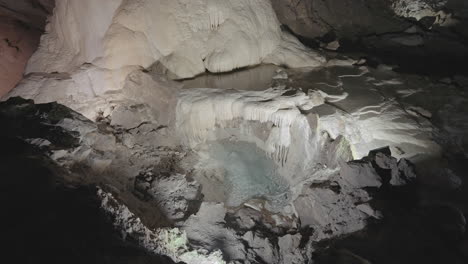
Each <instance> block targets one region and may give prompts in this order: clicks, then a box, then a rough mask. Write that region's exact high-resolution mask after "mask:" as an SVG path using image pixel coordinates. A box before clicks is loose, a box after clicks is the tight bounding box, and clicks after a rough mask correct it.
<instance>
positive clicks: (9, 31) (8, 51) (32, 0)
mask: <svg viewBox="0 0 468 264" xmlns="http://www.w3.org/2000/svg"><path fill="white" fill-rule="evenodd" d="M53 6H54V1H53V0H29V1H18V0H1V1H0V97H2V96H3V95H5V94H6V93H7V92H8V91H10V90H11V89H12V88H13V87H15V85H16V84H17V83H18V82H19V81H20V80H21V79H22V76H23V72H24V69H25V67H26V63H27V62H28V60H29V58H30V57H31V55H32V54H33V53H34V51H35V50H36V48H37V46H38V44H39V39H40V36H41V35H42V33H43V29H44V26H45V23H46V17H47V16H48V15H49V14H50V13H51V12H52V10H53Z"/></svg>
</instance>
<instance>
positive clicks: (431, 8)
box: [392, 0, 458, 26]
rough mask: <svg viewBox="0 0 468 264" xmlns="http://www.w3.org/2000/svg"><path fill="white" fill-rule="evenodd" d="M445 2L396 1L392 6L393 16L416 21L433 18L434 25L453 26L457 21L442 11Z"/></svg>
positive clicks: (445, 0) (444, 0)
mask: <svg viewBox="0 0 468 264" xmlns="http://www.w3.org/2000/svg"><path fill="white" fill-rule="evenodd" d="M447 2H448V1H447V0H442V1H427V0H397V1H395V2H394V3H393V4H392V8H393V10H394V12H395V14H397V15H398V16H401V17H406V18H413V19H416V20H417V21H419V20H421V19H422V18H424V17H434V18H435V21H434V25H440V26H453V25H455V24H457V23H458V21H457V19H455V18H454V17H453V16H452V14H451V13H446V12H445V11H444V10H443V9H444V7H445V5H446V4H447Z"/></svg>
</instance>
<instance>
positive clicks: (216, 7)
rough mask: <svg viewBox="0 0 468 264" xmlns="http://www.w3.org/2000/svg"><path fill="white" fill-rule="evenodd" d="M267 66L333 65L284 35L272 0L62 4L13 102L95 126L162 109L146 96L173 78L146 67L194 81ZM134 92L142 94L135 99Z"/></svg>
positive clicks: (77, 0)
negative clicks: (54, 108) (146, 107)
mask: <svg viewBox="0 0 468 264" xmlns="http://www.w3.org/2000/svg"><path fill="white" fill-rule="evenodd" d="M83 18H86V19H83ZM260 63H274V64H278V65H287V66H289V67H305V66H314V67H316V66H322V65H324V64H325V59H324V57H323V56H322V55H320V54H318V53H317V52H314V51H312V50H310V49H308V48H306V47H305V46H303V45H302V44H301V43H300V42H299V41H298V40H297V39H296V38H295V37H293V36H291V35H289V34H288V33H285V32H282V30H281V29H280V24H279V22H278V21H277V19H276V16H275V13H274V11H273V9H272V7H271V5H270V2H269V1H268V0H255V1H251V0H242V1H228V0H222V1H209V0H203V1H201V0H199V1H188V0H177V1H173V0H130V1H123V0H102V1H94V0H64V1H57V6H56V8H55V10H54V13H53V16H52V17H50V19H49V24H48V25H47V28H46V34H44V35H43V36H42V38H41V43H40V47H39V49H38V51H37V52H36V53H35V54H34V55H33V56H32V58H31V59H30V61H29V63H28V65H27V68H26V74H27V75H26V77H25V79H23V80H22V81H21V83H19V85H18V86H17V87H16V88H15V89H14V91H13V92H11V93H10V94H8V95H7V96H6V98H9V97H12V96H22V97H24V98H28V99H34V100H35V101H36V102H38V103H47V102H53V101H57V102H60V103H62V104H64V105H67V106H69V107H71V108H72V109H74V110H76V111H78V112H80V113H82V114H84V115H85V116H86V117H89V118H91V119H95V118H96V117H97V116H98V115H99V113H102V112H104V113H108V112H109V109H111V108H112V107H113V106H112V103H111V102H116V101H122V100H126V99H130V100H134V99H135V97H136V100H137V101H140V102H142V103H148V104H153V105H161V102H160V101H158V102H154V101H153V102H148V101H147V100H146V98H145V96H144V95H143V94H142V93H144V94H148V95H149V96H150V97H155V96H153V95H150V94H151V92H155V93H159V92H160V91H156V90H157V89H159V87H161V85H158V84H157V83H158V82H159V81H160V80H162V79H165V78H166V77H165V76H158V77H154V76H153V78H152V79H153V80H150V79H149V78H150V77H149V75H146V76H143V77H141V76H142V74H141V72H140V71H141V70H143V69H144V68H150V67H151V66H153V65H159V66H162V67H161V68H162V69H163V70H164V71H166V70H168V71H169V72H170V73H172V75H175V76H176V78H189V77H193V76H195V75H198V74H201V73H204V72H206V71H209V72H226V71H231V70H233V69H237V68H241V67H246V66H251V65H257V64H260ZM136 75H138V76H136ZM172 75H171V76H172ZM142 78H143V80H141V79H142ZM155 82H156V83H155ZM129 83H130V84H129ZM135 84H136V85H135ZM129 85H130V86H132V87H135V86H139V88H138V89H140V90H141V92H140V94H137V93H134V92H132V93H131V94H130V95H129V94H127V92H126V91H125V89H126V88H127V87H128V86H129ZM169 86H171V87H177V85H176V84H173V83H172V84H171V85H169ZM155 87H158V88H155ZM163 93H166V92H165V91H163ZM175 93H176V91H174V93H173V94H175ZM166 94H167V93H166ZM128 97H130V98H128ZM166 99H167V96H166V95H165V96H164V97H163V99H162V101H164V103H167V102H168V101H169V100H166Z"/></svg>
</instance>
